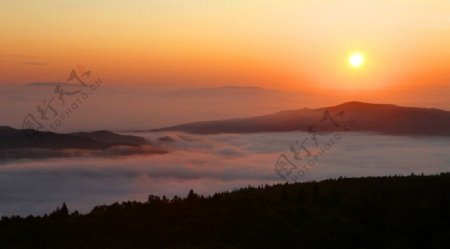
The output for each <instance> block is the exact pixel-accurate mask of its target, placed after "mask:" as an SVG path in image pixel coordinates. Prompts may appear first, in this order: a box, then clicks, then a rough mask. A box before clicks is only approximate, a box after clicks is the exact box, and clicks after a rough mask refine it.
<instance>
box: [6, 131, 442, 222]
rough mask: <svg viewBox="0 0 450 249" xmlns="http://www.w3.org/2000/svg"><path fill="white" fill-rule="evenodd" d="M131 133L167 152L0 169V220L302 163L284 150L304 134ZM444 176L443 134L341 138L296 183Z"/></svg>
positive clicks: (264, 177)
mask: <svg viewBox="0 0 450 249" xmlns="http://www.w3.org/2000/svg"><path fill="white" fill-rule="evenodd" d="M133 135H139V136H144V137H146V138H148V139H150V140H151V141H153V142H154V143H155V146H158V147H159V148H161V149H164V150H167V151H169V153H167V154H154V155H153V154H152V155H134V156H123V157H117V156H114V157H91V156H89V155H88V156H85V157H76V158H75V157H74V158H65V159H44V160H22V161H18V162H17V161H16V162H10V163H6V164H3V165H0V215H13V214H21V215H28V214H44V213H48V212H51V211H52V210H54V209H55V208H56V207H57V206H60V205H61V204H62V202H66V203H67V204H68V206H69V208H70V209H71V210H72V211H73V210H75V209H76V210H79V211H81V212H87V211H89V210H90V209H91V208H93V207H94V206H95V205H99V204H110V203H113V202H116V201H119V202H120V201H126V200H138V201H144V200H145V199H146V198H147V196H148V195H149V194H156V195H166V196H168V197H172V196H174V195H181V196H184V195H186V194H187V193H188V191H189V190H190V189H194V191H195V192H198V193H200V194H203V195H208V194H213V193H215V192H218V191H225V190H233V189H235V188H239V187H243V186H247V185H253V186H255V185H260V184H272V183H278V182H284V181H285V180H283V179H281V178H280V176H279V175H278V174H277V173H276V172H275V163H276V161H277V159H278V158H279V157H280V155H281V154H284V155H286V157H287V158H289V160H290V161H291V162H292V163H294V164H298V165H300V164H301V163H302V161H299V160H296V159H295V158H294V154H293V153H292V152H291V149H290V146H295V145H296V141H297V140H299V141H303V139H305V138H307V137H309V136H310V134H308V133H303V132H289V133H259V134H244V135H241V134H222V135H191V134H184V133H137V134H133ZM329 136H333V135H332V134H331V135H329ZM319 139H321V140H322V143H323V142H326V141H328V140H327V138H326V136H323V137H320V138H319ZM311 146H312V145H311ZM310 150H311V151H312V152H313V153H314V151H315V149H313V148H311V149H310ZM444 171H450V140H449V139H448V138H447V137H406V136H405V137H401V136H384V135H378V134H362V133H348V134H342V137H341V138H340V139H339V140H336V141H335V143H334V144H333V145H332V146H331V147H330V148H329V149H328V150H327V151H326V153H324V155H323V156H321V158H320V160H318V161H317V162H316V163H314V165H313V166H310V167H308V168H307V169H305V170H304V174H303V176H302V177H301V178H299V181H309V180H321V179H325V178H335V177H339V176H345V177H357V176H382V175H394V174H402V175H409V174H411V173H415V174H420V173H424V174H434V173H439V172H444Z"/></svg>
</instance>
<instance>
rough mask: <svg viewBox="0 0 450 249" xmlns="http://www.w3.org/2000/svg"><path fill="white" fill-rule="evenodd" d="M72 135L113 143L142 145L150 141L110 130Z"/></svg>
mask: <svg viewBox="0 0 450 249" xmlns="http://www.w3.org/2000/svg"><path fill="white" fill-rule="evenodd" d="M70 135H74V136H79V137H85V138H89V139H92V140H95V141H98V142H102V143H106V144H113V145H131V146H141V145H145V144H148V141H147V140H145V139H144V138H142V137H137V136H128V135H120V134H116V133H113V132H110V131H94V132H76V133H71V134H70Z"/></svg>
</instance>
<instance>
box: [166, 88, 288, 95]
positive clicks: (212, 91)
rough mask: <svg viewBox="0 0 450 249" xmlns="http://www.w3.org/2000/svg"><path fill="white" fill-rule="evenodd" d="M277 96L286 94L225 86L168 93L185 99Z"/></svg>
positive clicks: (263, 89) (264, 89) (268, 90)
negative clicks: (228, 96) (249, 95)
mask: <svg viewBox="0 0 450 249" xmlns="http://www.w3.org/2000/svg"><path fill="white" fill-rule="evenodd" d="M248 94H251V95H255V94H256V95H275V94H284V92H281V91H276V90H272V89H266V88H262V87H255V86H246V87H241V86H223V87H208V88H186V89H179V90H174V91H171V92H169V93H168V95H171V96H183V97H189V96H192V97H199V96H224V95H225V96H227V95H231V96H234V97H236V96H239V95H248Z"/></svg>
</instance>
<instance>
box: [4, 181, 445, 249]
mask: <svg viewBox="0 0 450 249" xmlns="http://www.w3.org/2000/svg"><path fill="white" fill-rule="evenodd" d="M449 246H450V174H449V173H445V174H440V175H436V176H408V177H373V178H372V177H371V178H350V179H348V178H347V179H337V180H326V181H322V182H318V183H316V182H309V183H296V184H281V185H275V186H260V187H257V188H254V187H248V188H245V189H240V190H237V191H233V192H226V193H218V194H215V195H214V196H211V197H202V196H198V195H197V194H195V193H194V192H192V191H191V192H190V193H189V195H188V196H187V197H186V198H184V199H181V198H178V197H175V198H173V199H172V200H167V199H166V198H161V199H160V198H159V197H156V196H150V197H149V200H148V202H146V203H139V202H124V203H122V204H113V205H111V206H98V207H96V208H94V209H93V210H92V211H91V212H90V213H89V214H86V215H80V214H78V213H76V212H74V213H69V211H68V210H67V208H66V207H65V205H64V206H63V207H62V208H58V209H57V210H56V211H55V212H53V213H52V214H51V215H48V216H44V217H28V218H19V217H9V218H6V217H3V219H2V221H1V222H0V248H2V249H8V248H15V249H19V248H35V249H37V248H47V249H48V248H97V249H100V248H327V249H328V248H345V249H348V248H377V249H378V248H395V249H401V248H430V249H432V248H449Z"/></svg>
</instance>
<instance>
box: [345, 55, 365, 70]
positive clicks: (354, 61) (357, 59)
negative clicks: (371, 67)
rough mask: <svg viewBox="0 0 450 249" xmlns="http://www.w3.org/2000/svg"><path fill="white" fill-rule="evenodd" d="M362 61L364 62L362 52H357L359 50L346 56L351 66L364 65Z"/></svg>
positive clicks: (358, 66)
mask: <svg viewBox="0 0 450 249" xmlns="http://www.w3.org/2000/svg"><path fill="white" fill-rule="evenodd" d="M364 62H365V57H364V54H362V53H359V52H356V53H352V54H350V56H349V57H348V63H349V64H350V66H351V67H353V68H360V67H362V66H363V65H364Z"/></svg>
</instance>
